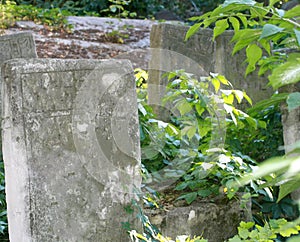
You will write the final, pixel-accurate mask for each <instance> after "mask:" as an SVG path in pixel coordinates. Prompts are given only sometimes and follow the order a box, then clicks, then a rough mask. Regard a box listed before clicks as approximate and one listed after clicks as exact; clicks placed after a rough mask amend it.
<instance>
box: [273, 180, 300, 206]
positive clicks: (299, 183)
mask: <svg viewBox="0 0 300 242" xmlns="http://www.w3.org/2000/svg"><path fill="white" fill-rule="evenodd" d="M299 187H300V180H299V179H292V180H290V181H288V182H286V183H283V184H282V185H281V186H280V190H279V195H278V199H277V203H278V202H279V201H280V200H281V199H283V198H284V197H285V196H287V195H288V194H290V193H291V192H293V191H295V190H296V189H298V188H299Z"/></svg>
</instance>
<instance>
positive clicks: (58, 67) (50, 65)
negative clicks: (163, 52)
mask: <svg viewBox="0 0 300 242" xmlns="http://www.w3.org/2000/svg"><path fill="white" fill-rule="evenodd" d="M102 64H103V65H105V64H107V65H114V64H116V65H117V66H116V67H117V68H120V65H121V66H122V67H123V68H128V69H129V70H132V71H133V68H132V65H131V62H130V61H129V60H126V59H101V60H100V59H99V60H95V59H93V60H92V59H80V60H78V59H48V58H29V59H27V58H15V59H11V60H7V61H5V62H4V63H3V65H2V72H4V73H5V69H11V70H14V66H16V67H18V72H19V73H31V72H43V71H46V72H52V71H53V72H59V71H72V70H80V69H85V70H88V69H94V68H96V67H97V66H98V65H102Z"/></svg>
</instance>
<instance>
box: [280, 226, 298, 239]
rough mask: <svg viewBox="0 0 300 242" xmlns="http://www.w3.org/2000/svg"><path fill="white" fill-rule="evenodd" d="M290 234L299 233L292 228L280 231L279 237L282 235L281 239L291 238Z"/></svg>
mask: <svg viewBox="0 0 300 242" xmlns="http://www.w3.org/2000/svg"><path fill="white" fill-rule="evenodd" d="M292 234H299V232H298V230H297V229H296V228H293V227H292V228H287V229H285V230H283V231H280V235H282V236H283V237H291V235H292Z"/></svg>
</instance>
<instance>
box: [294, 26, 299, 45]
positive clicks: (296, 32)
mask: <svg viewBox="0 0 300 242" xmlns="http://www.w3.org/2000/svg"><path fill="white" fill-rule="evenodd" d="M294 32H295V35H296V38H297V41H298V45H299V46H300V31H299V30H297V29H294Z"/></svg>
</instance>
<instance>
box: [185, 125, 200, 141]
mask: <svg viewBox="0 0 300 242" xmlns="http://www.w3.org/2000/svg"><path fill="white" fill-rule="evenodd" d="M196 131H197V128H196V127H195V126H190V127H189V129H188V131H187V132H186V135H187V137H188V138H189V139H192V138H193V137H194V135H195V134H196Z"/></svg>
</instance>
